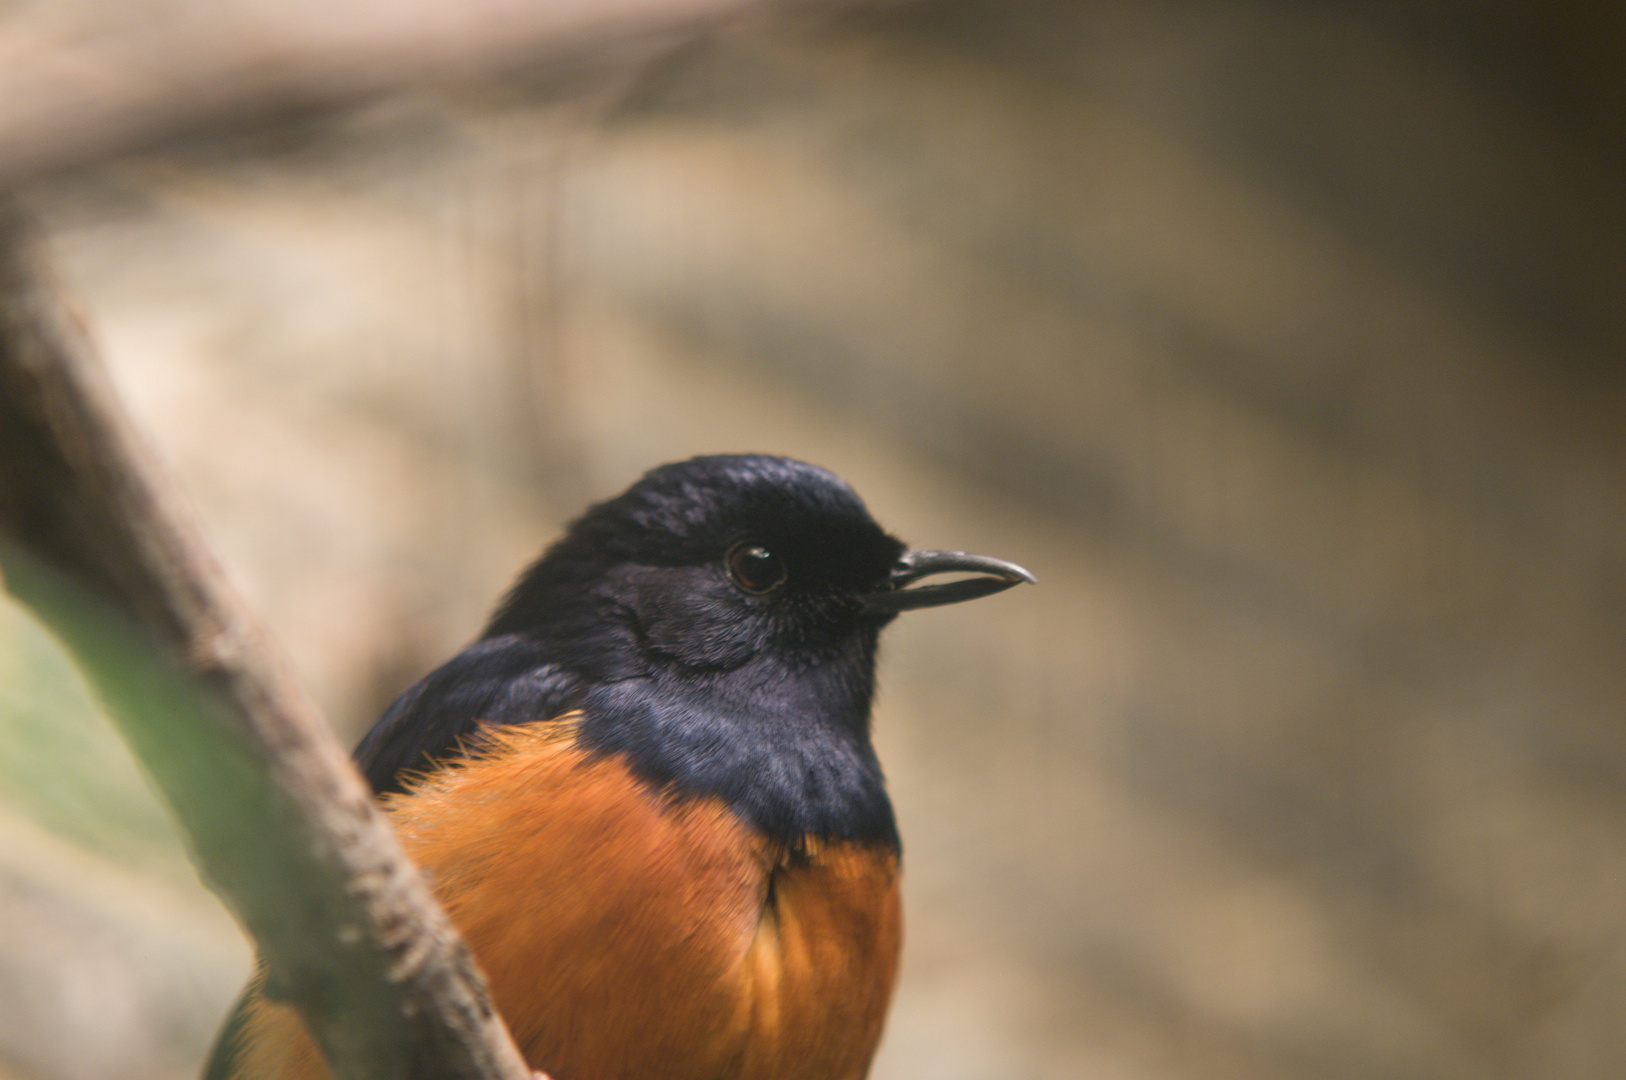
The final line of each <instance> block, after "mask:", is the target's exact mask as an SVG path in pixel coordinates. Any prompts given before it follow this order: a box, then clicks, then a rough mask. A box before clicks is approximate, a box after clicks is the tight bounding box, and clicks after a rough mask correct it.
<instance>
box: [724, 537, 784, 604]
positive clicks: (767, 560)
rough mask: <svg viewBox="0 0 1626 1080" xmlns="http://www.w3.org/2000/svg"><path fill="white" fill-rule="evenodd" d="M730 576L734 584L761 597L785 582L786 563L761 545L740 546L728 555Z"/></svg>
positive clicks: (747, 544) (748, 544)
mask: <svg viewBox="0 0 1626 1080" xmlns="http://www.w3.org/2000/svg"><path fill="white" fill-rule="evenodd" d="M728 574H729V576H730V577H732V578H733V579H734V584H736V585H738V586H739V587H740V588H742V589H744V590H745V591H746V592H748V593H754V594H756V595H758V596H760V595H762V594H763V593H765V592H772V591H773V590H774V589H776V588H778V587H779V586H780V585H781V584H782V583H783V582H784V580H785V561H784V560H783V559H781V558H780V557H779V556H777V555H775V554H774V553H773V552H771V551H769V550H768V549H767V548H765V547H763V546H762V545H761V544H752V543H744V544H738V545H736V546H735V547H734V548H733V550H731V551H730V552H729V553H728Z"/></svg>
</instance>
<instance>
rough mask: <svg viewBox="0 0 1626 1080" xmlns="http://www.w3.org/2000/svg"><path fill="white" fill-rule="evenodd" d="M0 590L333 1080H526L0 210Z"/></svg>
mask: <svg viewBox="0 0 1626 1080" xmlns="http://www.w3.org/2000/svg"><path fill="white" fill-rule="evenodd" d="M0 568H3V570H4V572H5V577H6V584H7V586H8V587H9V588H10V589H11V591H12V592H13V593H14V594H15V595H17V596H18V598H20V599H21V600H22V601H23V602H25V603H27V604H28V605H29V606H30V607H32V608H33V609H34V611H35V612H36V613H37V614H38V615H39V617H40V618H41V619H42V620H43V621H44V622H45V623H46V624H47V625H49V626H50V627H51V628H52V630H53V631H54V632H55V633H56V634H57V635H58V636H59V637H60V638H61V639H62V640H63V641H64V642H65V643H66V644H67V646H68V647H69V649H70V650H71V651H72V652H73V654H74V656H75V658H76V660H77V661H78V663H79V666H80V667H81V669H82V670H83V671H84V672H85V673H86V675H87V676H88V678H89V679H90V681H91V682H92V684H93V685H94V686H95V687H96V689H97V690H98V692H99V693H100V695H101V697H102V698H103V700H104V701H105V702H106V704H107V707H108V711H109V712H110V713H111V715H112V717H113V719H114V721H115V722H116V723H117V724H118V726H119V728H120V729H121V731H122V732H123V734H124V737H125V738H126V740H127V741H128V742H129V743H130V745H131V746H132V747H133V748H134V750H135V752H136V754H137V756H138V757H140V758H141V760H142V761H143V762H144V764H145V765H146V766H147V768H148V770H149V771H150V772H151V774H152V776H153V777H154V779H155V780H156V782H157V784H158V786H159V788H161V789H162V791H163V793H164V795H165V796H166V797H167V798H168V800H169V802H170V803H171V805H172V806H173V807H174V809H175V812H176V814H177V815H178V816H179V818H180V820H181V823H182V825H183V826H184V827H185V830H186V832H187V833H188V834H189V836H190V838H191V841H192V845H193V849H194V859H195V861H196V862H197V864H198V866H199V868H200V869H201V870H202V872H203V874H204V875H205V877H206V878H207V879H208V880H209V881H210V883H211V885H212V887H213V888H214V889H215V891H216V892H218V893H219V894H220V895H221V897H222V898H223V899H224V900H225V901H226V902H227V904H228V905H229V906H230V907H231V908H232V909H233V911H234V912H235V913H236V914H237V917H238V918H239V919H240V920H241V921H242V923H243V924H244V925H245V926H246V927H247V928H248V930H249V932H250V933H251V934H252V935H253V936H254V939H255V941H256V942H257V943H258V945H259V948H260V953H261V956H262V958H263V960H264V962H265V964H266V967H267V972H268V976H269V978H268V983H269V985H270V986H271V987H272V988H273V989H274V990H275V991H276V992H277V993H278V996H281V997H284V998H286V999H287V1000H288V1001H289V1002H290V1003H291V1004H293V1005H294V1006H295V1007H296V1008H297V1009H298V1010H299V1012H300V1015H301V1016H302V1017H303V1018H304V1021H305V1023H306V1026H307V1027H308V1028H309V1029H310V1031H311V1033H312V1035H313V1036H314V1037H315V1039H316V1041H317V1043H318V1045H319V1046H320V1047H321V1048H322V1051H323V1053H324V1055H325V1056H326V1058H327V1060H328V1062H329V1065H330V1066H331V1068H332V1070H333V1072H334V1075H335V1076H336V1077H339V1078H341V1080H386V1078H391V1080H395V1078H401V1077H421V1078H424V1080H429V1078H435V1080H445V1078H455V1080H475V1078H480V1080H498V1078H501V1080H529V1077H530V1074H529V1072H528V1071H527V1070H526V1068H525V1065H524V1063H523V1061H522V1060H521V1058H520V1055H519V1053H518V1051H517V1050H516V1049H515V1048H514V1045H513V1042H512V1040H510V1038H509V1037H508V1033H507V1030H506V1029H505V1028H504V1026H503V1023H502V1020H501V1018H500V1017H498V1016H497V1015H496V1013H495V1012H494V1011H493V1009H492V1006H491V1004H490V1001H489V999H488V997H487V994H486V989H485V982H484V979H483V977H482V976H481V975H480V973H479V971H478V969H477V968H476V967H475V965H474V962H473V959H472V957H471V956H470V954H469V952H468V950H467V947H466V946H465V945H464V944H463V942H462V941H461V939H460V938H458V936H457V934H456V931H454V930H453V929H452V927H451V924H450V923H449V922H448V921H447V919H446V916H445V915H444V914H443V913H442V912H441V910H440V909H439V907H438V906H436V904H435V901H434V899H433V898H432V897H431V896H430V894H429V890H428V888H427V886H426V885H425V883H424V880H423V877H422V875H421V874H419V873H418V871H417V870H416V868H414V867H413V866H412V864H411V863H409V862H408V861H407V859H406V857H405V855H403V854H402V852H401V849H400V846H399V845H398V844H397V842H396V839H395V835H394V833H393V832H392V831H391V830H390V827H389V824H388V823H387V822H386V820H385V819H384V817H383V815H382V814H381V813H379V811H378V810H377V809H376V808H375V807H374V805H373V802H372V799H371V796H370V793H369V791H368V789H367V787H366V785H365V783H364V781H363V780H362V779H361V777H360V776H359V775H358V774H357V773H356V771H355V769H354V768H353V767H352V766H351V764H350V761H349V757H348V755H347V754H346V753H345V752H344V749H343V748H342V747H341V746H340V745H339V744H338V742H337V741H336V740H335V739H334V737H333V736H332V734H331V733H330V732H329V730H328V728H327V726H326V725H325V724H324V723H323V721H322V719H321V717H320V716H318V715H317V711H316V708H315V706H314V705H313V704H312V703H311V701H310V700H309V698H308V697H306V695H305V694H304V693H303V691H302V690H301V688H300V687H299V686H298V685H297V684H296V683H295V681H294V680H293V679H292V677H291V676H290V674H289V673H288V671H287V670H286V668H285V667H284V665H283V664H282V662H281V661H280V659H279V658H278V657H277V656H276V654H275V653H274V651H273V650H272V649H271V648H270V646H269V644H268V642H267V640H266V639H265V637H264V635H263V633H262V632H261V630H260V629H259V627H258V626H257V625H256V624H255V621H254V620H253V618H252V617H251V616H250V614H249V613H248V611H247V610H246V608H245V607H244V605H243V603H242V601H241V600H240V599H239V598H238V597H237V595H236V594H235V593H234V592H233V591H232V590H231V588H230V587H229V586H228V585H227V584H226V582H225V579H224V577H223V575H222V573H221V571H220V569H219V567H218V566H217V565H216V563H215V562H214V560H213V558H212V557H211V556H210V555H209V553H208V552H207V550H206V549H205V548H204V545H203V543H202V540H201V537H200V534H199V531H198V529H197V528H196V526H195V524H194V523H193V521H192V518H191V516H190V514H189V513H188V512H187V510H186V508H185V507H184V505H183V504H182V503H181V501H180V499H179V497H178V495H177V493H176V491H175V489H174V487H173V486H172V484H171V483H170V481H169V480H168V479H167V478H166V476H165V475H164V474H163V473H162V472H161V471H160V470H159V469H158V468H157V467H156V466H155V464H154V463H153V460H152V459H151V458H150V457H149V456H148V454H147V452H146V451H145V449H144V447H143V446H142V445H141V444H140V442H139V440H138V439H137V437H136V436H135V434H134V432H133V429H132V428H131V426H130V424H129V422H128V420H127V419H126V417H125V415H124V413H123V412H122V410H121V408H120V406H119V404H118V401H117V399H116V397H115V395H114V392H113V390H112V387H111V385H110V384H109V382H108V381H107V378H106V376H105V374H104V373H103V372H102V370H101V368H100V367H99V365H98V364H97V362H96V360H95V357H94V354H93V351H92V347H91V344H90V341H89V338H88V337H87V335H86V333H85V331H84V329H83V327H82V326H81V324H80V322H79V321H78V320H77V319H76V318H75V317H74V315H73V313H72V312H71V311H69V310H68V308H67V306H66V304H65V303H64V301H63V299H62V297H61V296H60V294H59V293H58V291H57V290H56V289H55V287H54V286H53V284H52V283H51V280H50V278H49V276H48V274H47V273H46V272H45V269H44V267H43V264H42V262H41V257H40V255H39V253H38V248H37V244H36V242H35V240H34V237H33V235H32V230H31V229H30V228H29V227H28V225H27V223H26V222H25V221H24V220H23V219H22V217H21V216H20V214H19V213H18V212H17V211H16V210H15V209H14V208H12V207H10V206H9V205H0Z"/></svg>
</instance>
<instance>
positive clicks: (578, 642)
mask: <svg viewBox="0 0 1626 1080" xmlns="http://www.w3.org/2000/svg"><path fill="white" fill-rule="evenodd" d="M947 572H957V573H960V574H970V575H973V576H971V577H969V578H962V579H961V580H958V581H954V582H950V583H946V584H936V585H924V586H922V585H917V584H916V583H917V582H918V581H919V580H920V579H922V578H925V577H927V576H929V575H934V574H939V573H947ZM1032 580H1033V578H1032V575H1030V574H1028V572H1027V571H1026V570H1023V569H1022V568H1021V567H1019V566H1015V565H1014V564H1011V563H1007V562H1002V561H1000V560H997V559H989V558H985V557H981V556H973V555H966V554H964V553H961V552H939V551H910V550H908V549H907V548H906V547H905V545H904V544H903V543H902V542H901V541H899V540H898V539H896V538H895V537H893V536H891V535H889V534H888V533H887V532H886V531H885V530H884V529H882V528H881V527H880V526H879V525H878V524H876V522H875V520H874V518H872V517H871V516H870V514H869V511H868V510H867V509H866V508H865V506H864V503H863V500H861V499H860V498H859V497H858V495H857V494H856V493H855V492H854V491H853V489H852V488H851V487H849V486H848V485H847V484H846V482H845V481H843V480H841V479H840V478H839V477H837V476H835V475H834V474H833V473H830V472H828V471H826V470H824V469H821V468H818V467H817V466H814V465H808V464H805V463H803V462H799V461H793V460H790V459H788V458H780V457H768V456H763V455H727V456H714V457H698V458H693V459H691V460H688V461H683V462H678V463H676V464H672V465H664V466H661V467H660V468H657V469H654V470H651V471H650V472H649V473H647V474H645V476H644V477H643V478H642V479H640V480H639V481H638V482H637V483H636V484H634V485H633V486H632V487H631V488H629V489H628V490H627V491H626V492H625V493H623V494H621V495H619V496H617V497H616V498H613V499H610V500H608V501H606V502H603V503H599V504H598V505H596V506H594V507H592V508H591V509H589V510H588V511H587V512H586V513H585V514H584V515H583V516H582V517H581V518H580V519H579V520H577V521H576V522H575V523H574V524H573V525H572V526H571V527H570V529H569V530H568V532H567V533H566V534H565V536H564V537H563V538H562V539H561V540H560V541H559V542H558V543H556V544H555V545H554V546H553V547H552V548H550V549H549V550H548V552H547V553H546V554H545V555H544V556H543V558H542V559H541V560H540V561H539V562H537V563H536V564H535V565H534V566H532V567H531V568H530V570H528V571H527V572H526V574H525V575H524V577H522V578H521V579H520V582H519V583H518V584H517V585H516V586H515V588H514V590H513V591H512V592H511V593H510V594H509V595H508V597H507V599H506V600H505V601H504V602H503V604H502V606H501V607H500V608H499V609H498V611H497V613H496V614H495V616H494V617H493V618H492V621H491V625H490V627H489V628H488V630H487V634H488V636H489V635H498V634H510V633H513V634H526V635H538V636H545V637H546V638H548V639H549V643H550V644H551V645H554V646H555V649H556V652H555V655H559V656H560V658H561V659H563V660H565V662H566V663H567V664H570V665H571V666H575V667H578V669H579V670H582V671H583V672H584V674H588V675H589V676H590V677H593V678H599V679H603V678H614V677H616V675H617V673H618V672H619V671H621V670H623V669H625V668H626V667H627V666H628V665H631V666H633V667H635V668H636V667H640V666H643V665H651V666H657V667H658V666H676V667H678V668H682V669H688V670H690V671H693V672H696V673H700V672H719V673H720V672H727V671H733V670H736V669H740V668H742V667H745V666H747V665H750V664H752V662H753V661H759V660H768V661H772V662H773V663H774V664H775V665H776V666H778V667H779V668H780V669H781V670H786V669H788V670H791V671H803V670H809V669H812V668H815V667H819V666H822V665H823V664H824V663H825V662H827V661H833V662H837V663H839V662H842V661H843V660H845V661H847V662H852V663H860V664H864V665H870V664H872V663H873V656H874V645H875V639H876V635H877V633H878V631H879V630H880V628H881V627H882V626H883V625H885V624H886V623H887V622H889V621H890V620H891V619H892V618H893V617H894V616H895V615H896V614H897V613H898V612H899V611H903V610H906V609H909V608H915V607H927V606H935V605H938V604H944V603H951V602H954V601H957V600H966V599H971V598H973V597H975V596H985V595H988V594H989V593H993V592H998V591H1000V590H1002V589H1005V588H1009V587H1010V586H1012V585H1015V584H1017V583H1018V582H1021V581H1032ZM626 673H627V674H633V673H634V672H632V671H627V672H626Z"/></svg>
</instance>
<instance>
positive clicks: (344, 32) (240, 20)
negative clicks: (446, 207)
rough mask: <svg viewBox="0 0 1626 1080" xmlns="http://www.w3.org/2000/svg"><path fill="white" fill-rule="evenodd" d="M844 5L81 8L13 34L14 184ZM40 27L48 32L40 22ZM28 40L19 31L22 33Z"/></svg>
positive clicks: (338, 2) (445, 3) (8, 64)
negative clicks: (170, 145)
mask: <svg viewBox="0 0 1626 1080" xmlns="http://www.w3.org/2000/svg"><path fill="white" fill-rule="evenodd" d="M831 6H834V0H777V2H776V3H773V4H769V3H767V2H766V0H416V2H412V3H403V2H400V0H283V2H282V3H277V4H260V3H253V4H251V3H243V2H231V0H217V2H212V3H207V4H195V5H181V6H179V7H177V6H174V5H165V6H157V5H154V6H152V7H153V10H150V11H149V10H146V9H145V8H143V9H142V17H141V20H140V22H139V23H137V22H136V20H134V19H131V20H129V25H126V26H122V27H115V28H107V27H104V28H102V32H100V33H86V32H85V30H84V28H83V27H80V26H75V25H71V24H72V22H73V20H74V19H75V18H76V17H77V9H70V10H69V11H68V13H66V14H63V15H59V16H56V17H55V20H54V22H53V18H52V16H51V15H50V14H49V12H47V13H46V14H45V15H42V16H39V17H37V18H34V19H32V20H24V19H22V18H17V19H13V20H10V22H11V23H12V24H13V25H12V27H0V28H4V29H10V31H11V33H10V35H9V36H10V37H11V38H13V39H15V40H6V38H5V37H3V36H0V187H12V186H15V185H16V184H18V183H19V182H21V181H24V180H29V179H33V178H36V177H39V176H41V175H45V174H48V173H51V172H53V171H57V170H61V169H66V168H72V167H76V166H83V165H85V164H88V163H92V162H95V161H98V160H101V159H104V158H107V157H110V156H114V155H117V154H124V153H133V152H137V151H140V150H142V149H146V148H150V147H152V146H154V145H157V144H159V143H161V142H163V141H165V140H168V139H173V138H177V137H182V136H186V135H188V134H192V133H197V132H213V131H220V130H222V129H227V128H234V127H242V126H245V125H253V124H255V123H259V122H264V121H265V120H267V119H269V118H273V117H276V116H277V115H279V114H285V113H288V112H290V111H309V110H313V109H323V110H327V109H341V108H345V107H347V106H355V105H357V104H360V103H363V102H366V101H368V100H370V99H373V98H376V97H379V96H381V95H384V94H388V93H392V92H398V91H401V90H405V89H409V88H415V87H425V86H448V85H460V84H464V85H466V84H470V83H476V82H480V81H485V80H490V79H493V78H498V77H501V76H502V75H504V74H508V73H512V72H515V71H517V70H519V69H522V68H526V67H531V66H534V65H536V64H538V63H542V62H547V61H559V60H562V59H569V60H571V61H573V62H575V63H577V64H581V63H583V62H590V61H592V60H595V59H597V60H611V61H613V60H614V59H615V58H616V57H617V56H618V55H620V52H621V51H622V47H624V46H632V47H633V48H634V51H635V52H636V51H637V48H638V47H640V43H647V42H649V41H651V40H655V41H658V40H659V39H661V38H663V37H669V36H672V35H692V34H694V33H697V32H699V31H701V30H703V29H705V28H706V27H707V26H709V25H713V24H715V23H717V22H719V21H720V20H724V19H727V18H729V17H732V16H737V15H739V14H741V13H743V12H749V11H751V10H755V9H764V8H770V7H771V8H777V9H786V8H789V9H793V10H801V9H810V10H811V9H817V8H824V7H831ZM33 24H39V25H33ZM19 26H20V27H21V28H18V27H19Z"/></svg>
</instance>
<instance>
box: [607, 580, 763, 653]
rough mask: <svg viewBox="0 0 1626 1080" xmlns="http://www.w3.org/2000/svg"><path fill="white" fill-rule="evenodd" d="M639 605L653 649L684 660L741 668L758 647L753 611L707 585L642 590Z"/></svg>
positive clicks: (644, 627)
mask: <svg viewBox="0 0 1626 1080" xmlns="http://www.w3.org/2000/svg"><path fill="white" fill-rule="evenodd" d="M640 594H641V595H640V596H639V602H638V605H637V609H638V614H639V621H640V622H641V623H642V625H643V630H644V640H645V642H646V644H647V645H648V647H649V648H651V649H653V650H654V651H655V652H657V653H659V654H660V655H662V656H666V657H669V658H671V659H673V660H677V661H678V662H680V663H684V664H690V665H694V666H703V667H725V668H731V667H737V666H739V665H740V664H743V663H745V661H747V660H749V659H750V658H751V657H752V656H753V655H754V654H755V653H756V651H757V639H758V634H757V633H756V632H755V631H754V629H753V620H752V619H751V617H750V612H749V611H745V610H741V608H742V607H743V605H742V604H741V603H740V602H739V601H738V600H737V599H736V598H734V597H731V596H729V597H717V596H712V595H709V594H708V591H707V590H703V589H693V590H681V591H673V590H666V589H659V590H640Z"/></svg>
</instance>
